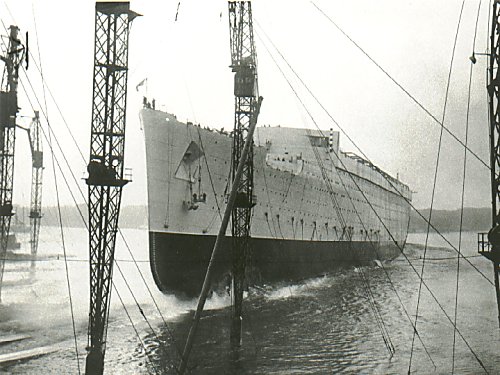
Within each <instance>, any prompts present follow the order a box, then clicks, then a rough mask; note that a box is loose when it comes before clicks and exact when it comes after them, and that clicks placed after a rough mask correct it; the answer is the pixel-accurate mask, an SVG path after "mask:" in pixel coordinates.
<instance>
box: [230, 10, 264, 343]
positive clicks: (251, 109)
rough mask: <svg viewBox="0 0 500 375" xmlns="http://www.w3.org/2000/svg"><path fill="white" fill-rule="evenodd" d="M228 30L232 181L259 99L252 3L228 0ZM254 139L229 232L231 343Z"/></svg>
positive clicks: (237, 332)
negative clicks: (231, 101)
mask: <svg viewBox="0 0 500 375" xmlns="http://www.w3.org/2000/svg"><path fill="white" fill-rule="evenodd" d="M228 6H229V30H230V45H231V69H232V71H233V72H234V73H235V74H234V97H235V98H234V99H235V100H234V131H233V147H232V159H231V163H232V167H233V168H232V180H233V181H234V178H235V174H236V166H237V165H238V163H239V161H240V159H241V154H242V150H243V146H244V143H245V139H246V138H247V135H248V131H249V129H250V124H251V123H256V122H257V117H258V115H259V109H260V101H259V99H258V98H259V90H258V84H257V55H256V52H255V44H254V38H253V24H252V4H251V2H250V1H238V2H235V1H230V2H229V3H228ZM253 171H254V165H253V141H252V142H251V143H250V150H249V153H248V158H247V160H246V161H245V164H244V166H243V174H242V176H241V180H240V182H239V184H238V190H237V195H236V199H235V202H234V206H233V209H232V214H231V233H232V249H231V252H232V263H233V264H232V270H233V272H232V273H233V285H232V292H233V293H232V299H233V307H232V322H231V343H232V344H233V345H236V346H237V345H240V343H241V316H242V302H243V288H244V282H245V270H246V268H247V264H248V263H249V260H250V253H251V248H250V221H251V215H252V207H253V206H254V205H255V197H254V193H253V188H254V185H253Z"/></svg>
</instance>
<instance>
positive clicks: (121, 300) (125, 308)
mask: <svg viewBox="0 0 500 375" xmlns="http://www.w3.org/2000/svg"><path fill="white" fill-rule="evenodd" d="M111 283H112V284H113V289H114V290H115V293H116V295H117V296H118V299H119V300H120V303H121V305H122V307H123V310H124V311H125V314H126V315H127V317H128V320H129V321H130V324H131V325H132V328H133V329H134V332H135V335H136V336H137V338H138V339H139V342H140V343H141V346H142V349H143V350H144V354H146V357H148V359H149V362H150V363H151V366H153V369H154V370H155V373H156V374H160V371H158V369H157V368H156V366H155V364H154V362H153V360H152V359H151V357H150V355H149V353H148V350H147V349H146V345H145V344H144V341H143V340H142V338H141V335H139V331H138V330H137V328H136V327H135V324H134V322H133V321H132V317H131V316H130V314H129V312H128V309H127V307H126V306H125V302H123V299H122V297H121V295H120V292H119V291H118V288H117V287H116V285H115V283H114V282H113V281H111ZM147 370H148V373H150V374H151V371H150V370H149V369H147Z"/></svg>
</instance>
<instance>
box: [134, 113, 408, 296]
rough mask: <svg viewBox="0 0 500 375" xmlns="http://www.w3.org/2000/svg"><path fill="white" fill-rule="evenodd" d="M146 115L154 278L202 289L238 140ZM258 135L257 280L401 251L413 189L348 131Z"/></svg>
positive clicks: (225, 267) (180, 289) (186, 290)
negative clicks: (344, 137) (343, 134)
mask: <svg viewBox="0 0 500 375" xmlns="http://www.w3.org/2000/svg"><path fill="white" fill-rule="evenodd" d="M140 117H141V122H142V124H143V128H144V135H145V141H146V162H147V177H148V211H149V232H150V244H149V245H150V263H151V269H152V271H153V275H154V279H155V282H156V284H157V285H158V287H159V288H160V289H161V290H162V291H165V292H175V293H182V294H186V295H195V294H196V293H198V292H199V291H200V289H201V284H202V282H203V279H204V277H205V273H206V269H207V266H208V262H209V259H210V254H211V251H212V248H213V245H214V243H215V238H216V235H217V233H218V232H219V228H220V225H221V221H222V216H223V212H224V209H225V206H226V202H227V197H228V192H229V190H230V185H231V184H230V179H231V150H232V142H233V139H232V138H231V135H230V134H227V132H224V131H222V130H221V131H214V130H212V129H208V128H205V127H202V126H200V125H193V124H192V123H190V122H186V123H183V122H181V121H179V120H178V119H177V117H176V116H175V115H172V114H169V113H166V112H162V111H155V110H151V109H144V110H142V111H141V116H140ZM329 138H330V140H329ZM254 142H255V146H254V152H253V163H254V175H253V180H254V184H253V185H254V188H253V191H252V196H253V199H252V200H253V203H254V206H253V209H252V219H251V228H250V237H251V246H252V256H251V258H250V264H247V269H248V270H249V271H250V272H248V274H247V276H251V277H252V278H253V279H254V280H255V282H256V283H261V284H262V283H264V284H265V283H273V282H280V281H285V282H286V281H293V280H300V279H304V278H309V277H315V276H318V275H322V274H324V273H326V272H328V271H330V270H332V269H333V268H335V267H338V266H339V265H342V264H347V263H350V264H353V263H359V262H363V261H369V260H372V259H380V260H384V259H391V258H394V257H395V256H396V255H398V254H399V253H400V251H401V249H402V248H403V245H404V243H405V239H406V234H407V230H408V222H409V212H410V207H409V204H408V202H409V201H410V200H411V192H410V190H409V188H408V187H407V186H406V185H404V184H403V183H401V182H400V181H398V180H397V179H395V178H393V177H391V176H389V175H388V174H387V173H385V172H383V171H382V170H381V169H379V168H378V167H376V166H374V165H373V164H371V163H370V162H369V161H367V160H364V159H362V158H360V157H358V156H356V155H352V154H348V153H343V152H342V151H341V150H340V148H339V141H338V133H335V132H333V131H332V132H331V133H330V136H329V137H327V136H325V135H324V134H322V133H321V132H319V131H316V132H313V131H311V130H307V129H297V128H286V127H258V128H257V129H256V133H255V137H254ZM230 243H231V230H227V231H226V239H225V242H224V244H223V248H222V251H221V253H220V254H219V258H218V259H217V260H216V262H217V263H216V264H215V270H214V271H215V272H214V273H215V275H214V279H213V282H214V284H221V283H222V284H225V283H227V279H228V274H229V270H230V268H231V267H230V265H231V261H230V259H231V257H230ZM372 244H376V245H372Z"/></svg>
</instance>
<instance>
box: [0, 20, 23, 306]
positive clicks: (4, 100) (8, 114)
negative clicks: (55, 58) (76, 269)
mask: <svg viewBox="0 0 500 375" xmlns="http://www.w3.org/2000/svg"><path fill="white" fill-rule="evenodd" d="M9 30H10V34H9V42H8V45H7V50H6V51H5V54H4V55H1V56H0V59H1V60H2V61H3V62H4V64H5V67H4V71H3V76H2V82H1V86H0V300H1V292H2V280H3V271H4V266H5V254H6V252H7V242H8V237H9V231H10V221H11V218H12V216H13V215H14V212H13V211H12V190H13V181H14V151H15V142H16V116H17V112H18V111H19V108H18V106H17V84H18V79H19V67H20V66H21V62H22V61H23V59H24V57H25V48H24V46H23V45H22V44H21V41H20V40H19V37H18V34H19V28H18V27H17V26H10V27H9Z"/></svg>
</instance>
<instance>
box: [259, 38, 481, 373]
mask: <svg viewBox="0 0 500 375" xmlns="http://www.w3.org/2000/svg"><path fill="white" fill-rule="evenodd" d="M264 45H265V44H264ZM266 49H267V48H266ZM268 52H269V50H268ZM274 61H275V60H274ZM278 68H279V65H278ZM280 71H281V69H280ZM281 72H282V71H281ZM282 74H283V72H282ZM283 76H284V75H283ZM284 78H285V79H286V76H284ZM286 80H287V79H286ZM287 82H289V81H288V80H287ZM289 84H290V83H289ZM320 131H321V130H320ZM361 152H362V151H361ZM384 177H385V176H384ZM385 178H386V180H387V181H388V182H389V183H390V184H391V186H392V187H393V188H394V190H395V191H396V192H398V194H399V195H400V196H401V197H402V198H404V197H403V196H402V194H401V193H399V191H398V190H397V189H396V187H395V186H394V184H393V183H392V182H391V181H390V180H389V179H388V178H387V177H385ZM351 179H352V180H353V182H354V184H355V185H356V187H357V188H358V190H359V191H360V192H361V194H362V195H363V198H364V199H365V200H366V202H367V203H368V204H369V205H370V208H371V209H372V211H373V212H374V213H375V215H376V216H377V219H378V220H379V221H380V222H381V224H382V226H383V227H384V229H385V230H386V231H387V233H388V234H389V236H390V238H391V240H392V241H393V242H394V244H395V245H396V246H397V247H398V249H399V250H400V252H401V254H402V255H403V257H404V258H405V259H406V261H407V262H408V264H409V265H410V266H411V268H412V270H413V271H414V272H415V273H416V274H417V276H418V277H419V279H420V280H422V283H423V285H424V286H425V288H426V289H427V290H428V291H429V293H430V295H431V296H432V298H433V299H434V301H435V302H436V304H437V305H438V306H439V307H440V309H441V311H442V312H443V314H444V315H445V316H446V318H447V319H448V321H449V322H450V323H451V324H452V325H453V327H454V328H456V330H457V332H458V333H459V335H460V337H461V338H462V340H463V341H464V343H465V344H466V346H467V347H468V349H469V350H470V352H471V353H472V354H473V355H474V357H475V359H476V361H477V362H478V363H479V365H480V366H481V367H482V368H483V369H484V371H485V372H487V373H488V371H487V370H486V368H485V366H484V364H483V363H482V361H481V360H480V358H479V357H478V355H477V354H476V353H475V352H474V350H473V349H472V347H471V346H470V344H469V343H468V341H467V340H466V339H465V337H464V336H463V335H462V333H461V332H460V331H459V330H458V328H457V327H456V326H455V325H454V324H453V321H452V320H451V318H450V317H449V315H448V314H447V312H446V310H445V309H444V308H443V306H442V305H441V303H440V302H439V300H438V299H437V297H436V296H435V294H434V293H433V292H432V290H431V289H430V288H429V286H428V285H427V283H426V282H425V281H423V279H421V277H420V275H419V273H418V271H417V270H416V268H415V267H414V266H413V264H412V263H411V261H410V260H409V259H408V257H407V255H406V254H405V253H404V252H403V249H402V248H401V246H400V245H399V244H398V242H397V241H396V239H395V238H394V236H393V235H392V233H391V232H390V231H389V229H388V228H387V226H386V225H385V223H384V221H383V220H382V218H381V217H380V215H379V214H378V213H377V211H376V210H375V208H374V207H373V205H372V204H371V203H370V201H369V200H368V198H367V197H366V195H365V194H364V192H363V191H362V190H361V189H360V187H359V185H358V184H357V182H356V181H355V180H354V178H353V177H352V176H351ZM404 199H405V200H406V201H407V202H408V203H409V204H410V205H411V207H412V208H414V206H413V205H412V204H411V202H410V201H409V200H408V199H406V198H404ZM414 209H415V208H414ZM415 211H417V212H418V213H419V215H420V216H421V217H422V218H423V219H424V220H426V221H427V219H426V218H425V217H424V216H423V215H422V214H421V213H420V211H418V210H417V209H415ZM430 225H431V227H432V228H433V229H434V230H435V231H436V232H437V233H438V234H440V236H441V237H442V238H443V239H444V240H445V241H446V242H447V243H448V244H449V245H450V246H451V247H452V248H453V249H454V250H455V251H457V249H456V248H455V247H454V246H453V245H452V244H451V243H450V242H449V241H448V239H446V238H445V237H444V236H443V235H442V234H441V233H440V232H439V231H438V230H437V229H436V228H435V227H434V226H433V225H432V224H430ZM461 257H462V258H464V257H463V255H462V256H461ZM464 259H465V258H464ZM467 261H468V260H467ZM468 263H469V264H471V266H472V267H473V268H475V269H476V270H477V271H478V272H479V273H480V274H481V275H482V276H483V277H485V279H486V280H487V281H488V282H490V283H491V281H490V280H489V279H488V278H487V277H486V276H485V275H484V274H483V273H482V272H481V271H479V270H478V269H477V267H475V266H474V265H473V264H472V263H470V261H468Z"/></svg>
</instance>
